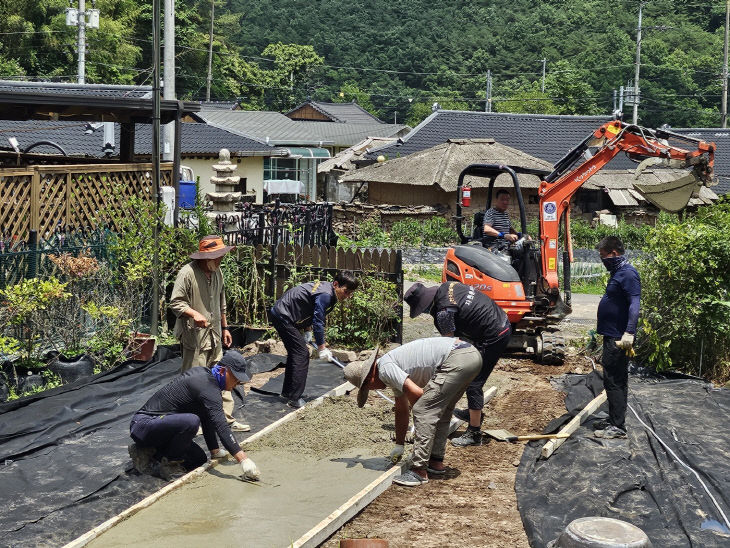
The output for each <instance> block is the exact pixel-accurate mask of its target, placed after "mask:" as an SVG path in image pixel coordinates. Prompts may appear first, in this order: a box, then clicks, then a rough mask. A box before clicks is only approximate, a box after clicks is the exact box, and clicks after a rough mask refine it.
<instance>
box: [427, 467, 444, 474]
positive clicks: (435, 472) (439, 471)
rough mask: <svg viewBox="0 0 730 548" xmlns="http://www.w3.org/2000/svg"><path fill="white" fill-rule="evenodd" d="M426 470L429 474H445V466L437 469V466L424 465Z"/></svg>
mask: <svg viewBox="0 0 730 548" xmlns="http://www.w3.org/2000/svg"><path fill="white" fill-rule="evenodd" d="M426 472H428V473H429V474H433V475H434V476H443V475H444V474H446V468H442V469H441V470H439V469H438V468H431V467H430V466H426Z"/></svg>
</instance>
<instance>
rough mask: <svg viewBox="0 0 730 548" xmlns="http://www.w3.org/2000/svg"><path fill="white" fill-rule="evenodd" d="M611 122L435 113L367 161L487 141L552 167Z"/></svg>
mask: <svg viewBox="0 0 730 548" xmlns="http://www.w3.org/2000/svg"><path fill="white" fill-rule="evenodd" d="M611 119H612V118H611V117H610V116H557V115H543V114H540V115H538V114H509V113H505V114H502V113H493V112H471V111H459V110H437V111H436V112H434V113H433V114H431V115H430V116H429V117H428V118H426V119H425V120H424V121H423V122H421V123H420V124H419V125H418V126H416V127H415V128H414V129H413V130H412V131H411V132H410V133H409V134H408V135H407V136H406V137H404V138H403V139H402V141H403V142H402V144H394V145H389V146H386V147H383V148H382V149H379V150H377V151H371V152H370V154H369V157H371V158H375V157H377V156H378V155H379V154H383V155H385V156H386V157H389V158H395V157H396V156H398V155H400V156H406V155H407V154H411V153H413V152H417V151H419V150H424V149H426V148H430V147H433V146H435V145H438V144H440V143H444V142H446V141H447V140H448V139H487V138H491V139H494V140H495V141H497V142H498V143H501V144H503V145H505V146H509V147H512V148H516V149H519V150H522V151H523V152H526V153H527V154H529V155H530V156H535V157H536V158H540V159H542V160H545V161H547V162H550V163H551V164H555V163H556V162H557V161H558V160H560V159H561V158H562V157H563V156H564V155H565V154H567V153H568V152H570V151H571V150H572V149H573V148H575V147H576V146H577V145H578V144H580V143H581V142H582V141H583V139H585V138H586V136H587V135H589V134H590V133H593V131H595V129H596V128H597V127H598V126H600V125H601V124H603V123H604V122H607V121H609V120H611ZM612 165H613V164H612ZM617 167H619V168H621V167H628V166H617Z"/></svg>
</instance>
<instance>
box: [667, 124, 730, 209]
mask: <svg viewBox="0 0 730 548" xmlns="http://www.w3.org/2000/svg"><path fill="white" fill-rule="evenodd" d="M671 131H673V132H674V133H681V134H682V135H686V136H687V137H692V138H694V139H701V140H703V141H707V142H713V143H715V144H716V145H717V149H716V150H715V175H716V176H717V179H718V184H717V186H714V187H712V190H714V191H715V194H717V195H719V196H722V195H724V194H730V129H722V128H717V127H716V128H680V129H674V128H672V129H671Z"/></svg>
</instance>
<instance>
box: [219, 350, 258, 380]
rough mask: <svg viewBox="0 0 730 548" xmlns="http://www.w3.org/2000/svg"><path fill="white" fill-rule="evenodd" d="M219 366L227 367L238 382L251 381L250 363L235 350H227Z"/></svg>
mask: <svg viewBox="0 0 730 548" xmlns="http://www.w3.org/2000/svg"><path fill="white" fill-rule="evenodd" d="M218 365H221V366H223V367H227V368H228V369H229V370H230V372H231V373H233V376H234V377H236V380H238V382H248V381H250V380H251V375H249V374H248V362H247V361H246V358H244V357H243V356H241V354H240V353H238V352H236V351H235V350H227V351H226V353H225V354H223V357H222V358H221V360H220V361H219V362H218Z"/></svg>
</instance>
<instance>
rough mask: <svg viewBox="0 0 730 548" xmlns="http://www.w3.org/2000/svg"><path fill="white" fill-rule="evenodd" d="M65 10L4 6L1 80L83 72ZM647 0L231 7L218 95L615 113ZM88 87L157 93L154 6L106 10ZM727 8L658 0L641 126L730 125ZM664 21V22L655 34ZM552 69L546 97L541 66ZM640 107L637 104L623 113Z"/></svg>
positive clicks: (92, 43) (202, 18)
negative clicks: (642, 1)
mask: <svg viewBox="0 0 730 548" xmlns="http://www.w3.org/2000/svg"><path fill="white" fill-rule="evenodd" d="M176 4H177V44H176V53H177V63H178V78H177V90H178V95H179V96H181V97H184V98H188V99H200V98H203V97H204V96H205V84H206V82H205V78H206V70H207V46H208V32H209V25H210V2H199V1H198V2H195V1H191V0H178V2H177V3H176ZM67 6H68V4H67V2H66V0H39V1H37V2H26V1H25V0H22V1H21V0H5V1H4V2H3V3H2V4H0V20H3V21H5V25H4V26H3V33H2V34H0V39H1V40H2V43H0V77H5V78H23V77H32V78H36V77H39V78H56V79H59V80H64V81H73V80H74V79H75V74H76V53H75V30H76V29H75V28H73V27H66V25H65V15H64V9H65V8H66V7H67ZM638 6H639V2H638V1H636V0H614V1H611V2H607V1H600V0H548V1H541V2H534V1H532V0H511V1H509V2H507V1H505V0H492V1H489V2H484V1H476V0H464V1H461V2H432V1H430V0H428V1H427V0H388V1H384V0H371V1H370V2H367V3H365V2H350V3H345V2H339V1H334V0H319V1H313V2H302V1H301V0H227V1H225V2H217V3H216V18H215V32H214V37H215V40H214V59H213V80H214V82H213V86H212V97H213V98H215V99H221V100H223V99H231V98H238V99H240V100H241V102H242V104H243V106H244V107H246V108H257V109H260V108H266V109H275V110H286V109H289V108H291V107H293V106H295V105H296V104H298V103H299V102H301V101H303V100H305V99H306V98H307V97H312V98H315V99H318V100H324V101H330V100H334V101H351V100H357V101H358V102H359V103H360V104H361V105H363V106H365V107H366V108H368V109H369V110H371V111H372V112H373V113H375V114H376V115H378V116H381V117H382V118H383V119H385V120H387V121H389V122H393V121H395V120H396V119H397V120H398V121H407V122H408V123H410V124H415V123H417V122H418V121H420V120H421V119H423V117H425V116H426V115H427V114H428V113H429V112H430V108H431V105H432V103H434V102H438V103H439V104H440V105H441V107H443V108H460V109H473V110H484V107H485V90H486V85H487V84H486V74H487V71H488V70H490V71H491V73H492V78H493V80H492V83H493V91H492V97H493V103H492V109H493V110H494V111H502V112H536V113H558V114H596V113H609V112H611V110H612V108H613V90H614V89H618V87H619V86H621V85H626V84H627V83H628V81H629V80H630V79H632V78H633V74H634V59H635V45H636V44H635V37H636V27H637V19H638ZM96 7H97V8H99V9H100V10H101V28H100V29H98V30H89V31H88V37H89V44H88V48H89V50H88V54H87V59H88V64H87V81H89V82H105V83H125V84H142V83H147V84H149V80H150V74H151V71H150V67H151V54H150V48H151V36H150V34H151V33H150V29H151V2H149V1H147V2H145V3H138V2H133V1H132V0H98V1H97V2H96ZM724 8H725V3H724V2H721V1H719V0H714V1H712V2H701V1H700V0H652V1H650V2H648V3H647V4H646V5H645V7H644V21H643V25H642V26H643V29H644V30H643V36H644V39H643V43H642V57H641V89H642V93H643V102H642V105H641V108H640V114H641V122H642V123H643V124H644V125H648V126H656V125H660V124H663V123H668V124H670V125H672V126H674V127H681V126H685V127H686V126H695V127H697V126H709V127H712V126H717V125H718V124H719V105H720V94H721V89H722V82H721V73H722V46H723V31H724V20H725V13H724ZM657 27H659V28H657ZM543 59H545V67H546V75H545V81H544V85H545V89H544V92H543V91H542V83H543V82H542V69H543ZM625 110H628V109H625Z"/></svg>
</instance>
